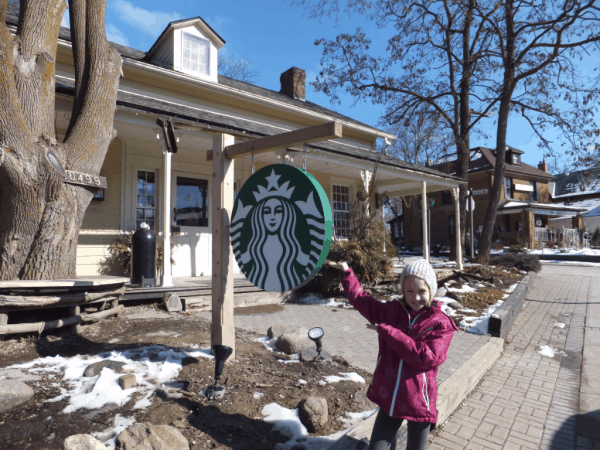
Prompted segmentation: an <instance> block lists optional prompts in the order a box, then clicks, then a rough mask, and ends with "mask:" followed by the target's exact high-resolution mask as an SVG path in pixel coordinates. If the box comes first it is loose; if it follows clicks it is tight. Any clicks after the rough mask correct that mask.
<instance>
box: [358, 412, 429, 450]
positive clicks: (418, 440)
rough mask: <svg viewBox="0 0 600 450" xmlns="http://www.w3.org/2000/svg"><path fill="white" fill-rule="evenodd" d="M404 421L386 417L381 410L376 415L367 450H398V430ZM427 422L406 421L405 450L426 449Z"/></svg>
mask: <svg viewBox="0 0 600 450" xmlns="http://www.w3.org/2000/svg"><path fill="white" fill-rule="evenodd" d="M403 420H404V419H395V418H394V417H390V416H388V415H387V414H386V413H384V412H383V411H382V410H381V409H379V412H378V413H377V418H376V419H375V425H373V433H371V442H370V443H369V448H368V449H367V450H400V449H397V448H396V441H397V439H398V436H397V435H398V430H400V425H402V421H403ZM430 428H431V424H430V423H429V422H425V423H422V422H412V421H410V420H407V421H406V429H407V432H408V433H407V434H408V439H407V442H406V450H425V449H426V448H427V438H428V437H429V429H430Z"/></svg>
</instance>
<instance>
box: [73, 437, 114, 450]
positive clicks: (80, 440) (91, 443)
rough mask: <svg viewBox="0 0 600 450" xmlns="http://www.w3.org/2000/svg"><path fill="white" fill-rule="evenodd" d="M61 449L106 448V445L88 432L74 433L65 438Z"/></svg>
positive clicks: (90, 449)
mask: <svg viewBox="0 0 600 450" xmlns="http://www.w3.org/2000/svg"><path fill="white" fill-rule="evenodd" d="M63 450H106V447H105V446H104V444H103V443H102V442H100V441H99V440H98V439H96V438H95V437H93V436H90V435H89V434H76V435H74V436H69V437H68V438H67V439H65V442H63Z"/></svg>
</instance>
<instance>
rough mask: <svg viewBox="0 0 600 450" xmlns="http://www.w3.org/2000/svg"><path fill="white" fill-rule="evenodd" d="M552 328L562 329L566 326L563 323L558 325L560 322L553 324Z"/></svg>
mask: <svg viewBox="0 0 600 450" xmlns="http://www.w3.org/2000/svg"><path fill="white" fill-rule="evenodd" d="M554 326H555V327H556V328H564V327H565V326H566V325H565V324H564V323H560V322H554Z"/></svg>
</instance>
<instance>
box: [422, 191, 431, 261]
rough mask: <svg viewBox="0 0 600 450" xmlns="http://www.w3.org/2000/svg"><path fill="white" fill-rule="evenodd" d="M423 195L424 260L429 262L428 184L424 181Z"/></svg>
mask: <svg viewBox="0 0 600 450" xmlns="http://www.w3.org/2000/svg"><path fill="white" fill-rule="evenodd" d="M422 185H423V195H421V209H422V211H423V258H425V260H426V261H427V262H429V227H428V226H427V182H426V181H423V182H422Z"/></svg>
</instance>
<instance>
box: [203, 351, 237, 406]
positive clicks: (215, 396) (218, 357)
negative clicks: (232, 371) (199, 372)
mask: <svg viewBox="0 0 600 450" xmlns="http://www.w3.org/2000/svg"><path fill="white" fill-rule="evenodd" d="M212 352H213V355H214V356H215V384H213V385H212V386H210V387H208V388H206V389H204V390H202V391H201V392H200V394H201V395H203V396H204V397H206V398H209V399H211V400H219V399H221V398H223V396H224V395H225V393H226V392H227V389H225V387H224V386H221V385H220V384H219V380H220V379H221V375H222V374H223V366H224V365H225V361H227V358H229V357H230V356H231V354H232V353H233V349H232V348H231V347H227V346H226V345H213V346H212Z"/></svg>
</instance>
